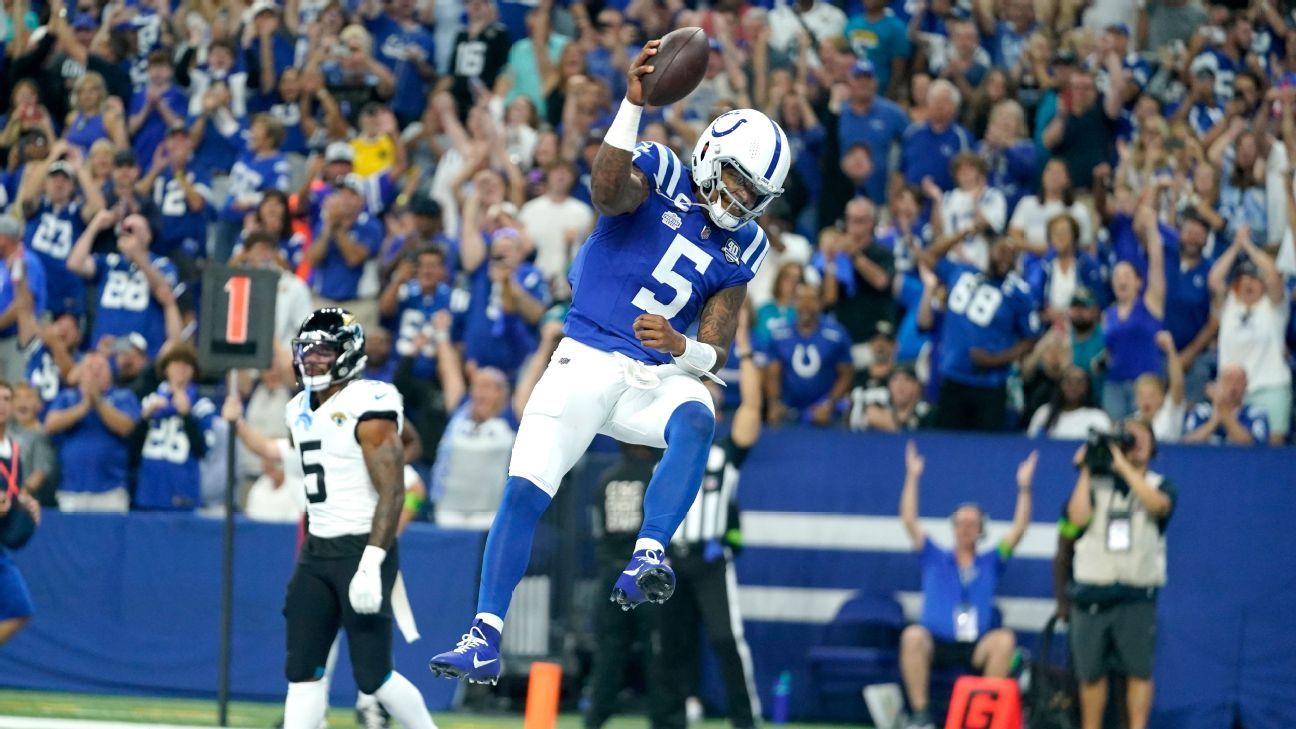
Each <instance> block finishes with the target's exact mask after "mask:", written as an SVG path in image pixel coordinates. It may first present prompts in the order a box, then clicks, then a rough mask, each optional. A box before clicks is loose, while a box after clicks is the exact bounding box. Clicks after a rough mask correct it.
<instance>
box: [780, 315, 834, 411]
mask: <svg viewBox="0 0 1296 729" xmlns="http://www.w3.org/2000/svg"><path fill="white" fill-rule="evenodd" d="M850 350H851V338H850V334H848V333H847V332H846V329H845V327H843V326H842V325H841V324H838V323H837V322H836V321H834V320H832V319H829V318H828V317H821V318H820V322H819V326H818V327H817V328H816V329H815V331H814V332H813V333H812V334H810V335H809V336H806V335H804V334H802V333H801V330H800V329H798V328H797V326H796V322H795V321H788V320H776V321H774V322H771V323H770V342H769V345H768V347H766V355H767V356H768V357H769V358H770V360H771V361H773V360H778V361H779V362H780V363H781V364H782V376H781V381H782V385H783V402H784V403H786V404H787V406H788V407H790V408H796V409H798V410H801V409H805V408H808V407H811V406H813V405H817V404H819V403H820V402H821V401H822V400H823V399H824V398H825V397H827V396H828V393H829V392H831V391H832V386H833V383H835V382H836V381H837V366H838V365H841V364H848V365H849V364H851V351H850Z"/></svg>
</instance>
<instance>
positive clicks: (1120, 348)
mask: <svg viewBox="0 0 1296 729" xmlns="http://www.w3.org/2000/svg"><path fill="white" fill-rule="evenodd" d="M1290 4H1291V3H1289V2H1278V1H1277V0H1228V1H1224V0H1220V1H1218V2H1210V3H1205V4H1204V3H1202V2H1201V0H1146V2H1139V3H1134V2H1128V1H1127V0H1088V1H1084V0H928V1H926V2H923V1H922V0H890V1H888V0H862V2H856V1H855V0H851V1H850V2H843V3H840V4H839V3H834V2H829V1H827V0H791V2H788V1H787V0H774V1H773V2H770V1H769V0H756V1H755V2H748V1H747V0H716V1H715V2H714V3H712V4H710V5H705V4H703V5H698V4H695V3H691V2H688V3H686V2H683V1H682V0H655V1H650V0H628V1H626V0H609V1H608V2H606V3H604V4H595V3H586V2H578V1H576V0H570V1H569V0H558V1H557V2H555V1H554V0H537V1H536V2H520V1H516V0H463V1H462V2H460V1H459V0H449V1H445V2H431V1H430V0H285V1H284V2H283V3H282V4H281V3H279V2H276V1H275V0H256V2H253V3H251V4H247V3H244V2H242V1H241V0H228V1H222V2H215V1H213V0H110V1H109V2H104V1H103V0H5V1H4V3H3V10H4V17H3V18H0V78H3V80H4V81H3V83H2V84H0V89H4V92H3V94H2V96H3V98H0V154H3V157H0V164H3V167H2V168H0V212H2V213H3V215H2V216H0V268H3V275H2V276H0V379H4V380H7V381H9V382H11V383H15V387H14V399H13V421H14V429H15V431H16V432H20V433H23V434H24V435H23V437H24V438H26V439H28V440H29V441H30V442H32V443H33V444H34V445H33V446H31V447H28V446H26V445H24V447H23V448H22V457H23V459H24V461H27V462H26V463H24V465H23V474H24V481H25V483H24V487H25V488H27V489H28V490H29V491H30V492H31V493H34V494H35V495H37V496H38V497H39V498H40V499H41V500H42V502H43V503H46V504H49V505H52V504H54V503H55V500H56V499H55V494H56V493H57V502H58V503H59V505H60V507H61V508H64V509H68V510H118V511H120V510H126V509H128V508H137V509H152V510H175V509H195V508H198V507H200V506H201V505H203V504H204V503H207V502H209V501H211V495H212V494H213V493H219V489H220V488H221V487H222V486H221V484H222V483H223V481H224V471H223V469H224V461H223V458H222V456H221V454H222V453H223V448H221V447H220V445H221V443H223V442H224V440H225V439H227V438H230V437H237V436H235V435H234V434H233V431H232V430H231V428H230V426H229V422H230V421H229V420H227V418H233V419H238V424H239V426H240V427H239V433H240V435H241V433H242V425H243V424H245V423H246V425H248V426H250V427H251V428H253V429H254V430H255V432H257V433H259V434H261V435H263V436H265V437H267V438H276V437H283V436H285V435H286V428H285V425H284V422H283V417H282V412H283V405H284V404H285V403H286V402H287V400H288V399H289V398H290V397H291V395H292V393H293V390H294V383H295V373H294V372H293V371H292V369H291V362H290V357H289V355H288V349H287V346H286V345H287V343H288V342H289V340H290V339H291V338H292V336H293V334H294V333H295V329H296V326H297V324H298V323H299V322H300V321H301V320H302V319H303V318H304V317H305V316H306V315H307V314H308V313H309V312H310V311H311V310H312V308H313V307H318V306H324V305H338V306H343V307H346V308H348V309H349V310H351V311H352V312H353V313H355V314H356V316H357V317H358V318H359V320H360V321H361V322H362V323H363V324H364V326H365V331H366V334H367V338H366V353H367V355H368V360H367V370H366V376H367V377H372V378H377V379H382V380H386V381H389V382H393V383H394V384H395V385H396V386H397V388H398V389H399V390H400V391H401V393H402V395H403V396H404V398H405V403H406V407H407V409H408V411H409V413H408V414H409V423H410V424H411V430H412V431H416V432H415V433H414V436H415V439H416V440H417V445H418V447H417V448H416V449H415V451H416V452H418V453H420V455H419V456H418V461H417V463H416V464H415V465H416V469H417V470H418V471H419V472H420V473H419V475H420V476H421V478H422V479H423V480H424V481H425V482H426V483H427V486H428V492H429V501H430V502H431V503H432V504H434V505H435V507H436V509H437V510H439V511H442V510H443V511H444V513H445V514H446V515H448V516H449V515H453V517H454V518H455V519H456V520H457V522H456V523H460V524H464V523H467V524H489V521H490V519H489V516H488V515H487V516H483V514H488V513H489V512H490V511H491V510H493V508H494V505H493V503H491V499H490V498H483V492H482V491H481V490H480V489H478V488H476V484H488V485H489V486H490V489H491V490H492V491H491V492H492V493H494V492H495V491H494V490H496V489H498V488H502V483H503V479H504V471H503V468H504V466H505V464H506V463H507V454H508V450H509V447H510V445H511V442H512V436H513V433H514V431H515V429H516V423H517V416H518V414H520V412H521V408H522V407H524V405H525V402H526V398H527V395H528V394H529V392H530V389H531V386H532V385H533V384H534V382H535V380H536V378H537V377H538V376H539V372H540V371H541V370H542V369H543V366H544V364H545V362H546V361H547V359H548V356H549V354H551V353H552V351H553V349H554V347H555V346H556V344H557V341H558V339H559V338H560V337H561V324H562V321H563V318H564V317H565V315H566V312H567V308H568V304H569V302H570V298H571V289H570V286H569V285H568V282H567V278H566V276H567V270H568V268H569V267H570V266H571V265H572V263H573V261H574V259H575V257H576V255H577V253H578V252H579V249H580V246H581V244H582V242H583V241H584V239H585V237H586V236H587V235H588V233H589V232H590V230H591V229H592V227H593V225H594V224H595V220H596V215H595V213H594V212H593V209H592V208H591V206H590V189H589V185H590V174H589V173H590V165H591V163H592V161H593V157H594V154H595V152H596V151H597V149H598V146H599V144H600V142H601V140H602V138H603V135H604V132H605V130H606V127H607V125H608V124H609V123H610V121H611V119H612V117H613V112H614V111H615V108H616V104H618V103H619V102H620V99H621V97H622V95H623V94H624V92H625V88H626V71H627V68H628V66H629V64H630V61H631V59H632V58H634V56H635V55H636V54H637V52H638V50H639V48H640V47H641V45H642V44H643V43H644V42H645V41H646V40H647V39H651V38H656V37H659V36H661V35H663V34H664V33H665V32H667V31H669V30H670V29H672V28H677V27H685V26H693V25H697V26H701V27H702V28H704V29H705V30H706V32H707V34H708V36H709V38H710V63H709V66H708V68H707V70H706V74H705V77H704V79H703V80H702V82H701V83H700V85H699V86H698V88H697V90H695V91H694V92H693V93H692V94H691V95H689V96H688V97H687V98H686V99H684V100H683V101H681V102H679V103H677V104H674V105H671V106H670V107H667V108H652V107H650V108H648V109H646V110H645V112H644V121H643V124H642V126H641V129H640V138H641V139H643V140H650V141H655V142H659V143H662V144H665V145H668V146H669V147H671V148H672V149H674V150H676V152H677V153H679V154H680V158H681V159H684V160H687V159H688V157H689V155H688V153H687V150H691V149H692V146H693V143H694V141H695V139H696V137H697V135H698V134H699V133H700V132H701V130H702V129H703V128H704V127H705V125H706V124H707V123H708V122H709V121H710V120H711V119H712V118H713V117H714V116H716V115H718V114H720V113H723V112H724V111H726V110H729V109H734V108H744V107H750V108H757V109H761V110H763V111H765V112H766V113H768V114H769V115H770V116H771V117H772V118H774V119H776V120H777V121H778V122H779V123H780V124H781V125H782V126H783V127H784V129H785V130H786V132H787V135H788V139H789V142H790V144H791V145H792V147H793V149H794V151H795V154H796V158H795V162H794V165H793V169H792V172H791V173H790V175H789V180H788V182H787V184H786V192H785V194H784V195H783V196H782V197H781V198H780V199H779V200H778V201H776V203H775V204H773V205H771V206H770V207H769V208H768V210H767V211H766V213H765V214H764V216H763V217H762V218H761V219H760V223H761V225H762V226H763V227H764V229H765V230H766V231H767V232H768V234H769V237H770V241H771V250H772V253H771V254H770V255H769V256H767V257H766V260H765V261H764V263H763V265H762V267H761V269H760V271H759V273H758V275H757V277H756V279H755V280H753V281H752V283H751V284H750V286H749V288H748V301H749V305H750V308H751V313H752V316H751V317H750V321H751V322H752V323H753V330H752V341H753V343H754V345H753V346H754V347H755V349H756V351H757V359H758V361H759V362H760V363H761V365H762V368H763V373H764V374H763V377H764V380H763V387H764V395H765V398H764V400H765V405H764V408H763V410H764V413H763V416H764V418H765V419H766V421H767V423H768V424H770V425H771V426H777V425H779V424H781V423H784V422H794V421H799V422H804V423H806V424H809V425H810V426H812V427H825V428H829V427H831V428H848V429H851V430H857V431H868V430H879V431H889V432H896V431H911V430H915V429H919V428H928V427H936V428H946V429H962V430H980V431H1022V432H1025V433H1028V434H1030V435H1031V436H1038V437H1053V438H1084V437H1085V436H1086V435H1087V433H1088V432H1089V430H1090V429H1093V428H1097V429H1100V430H1101V429H1106V428H1108V427H1110V426H1111V424H1113V423H1117V422H1120V421H1122V420H1123V419H1125V418H1126V417H1128V416H1130V415H1133V414H1138V415H1140V416H1142V417H1144V418H1145V419H1147V420H1148V421H1149V422H1151V423H1152V424H1153V426H1154V430H1155V436H1156V438H1157V440H1158V441H1159V442H1161V443H1167V442H1179V441H1182V442H1185V443H1207V444H1232V445H1253V446H1284V445H1288V444H1290V443H1291V425H1292V402H1291V401H1292V387H1291V378H1292V352H1293V348H1294V346H1296V323H1294V322H1293V317H1292V315H1291V314H1292V309H1291V307H1292V291H1293V289H1294V288H1296V244H1294V237H1293V225H1294V224H1296V188H1294V187H1293V172H1296V14H1293V13H1292V12H1290V11H1291V8H1290V7H1289V5H1290ZM1289 54H1291V55H1289ZM210 263H230V264H234V265H243V266H251V267H257V268H265V269H270V270H274V271H277V272H279V276H280V284H279V297H278V305H277V307H276V315H275V331H276V338H277V340H278V343H277V351H276V356H275V363H274V365H273V366H272V367H271V368H270V369H268V370H266V371H264V372H259V373H244V376H242V377H241V378H240V380H239V382H238V387H237V388H235V389H234V390H233V391H232V392H229V393H226V392H225V388H224V384H223V383H220V382H217V381H216V380H214V379H212V374H213V373H204V372H203V371H202V364H203V363H202V362H200V361H199V358H198V356H197V352H196V349H195V346H194V344H193V339H194V335H195V333H196V331H197V327H196V326H195V322H196V316H197V313H198V312H199V311H200V306H199V302H200V301H201V297H202V295H203V292H202V286H201V281H202V272H203V270H204V268H205V267H206V266H207V265H208V264H210ZM730 361H731V362H738V361H739V358H738V357H736V356H731V357H730ZM722 376H723V377H726V378H728V379H730V380H731V381H732V382H733V383H734V384H735V385H736V382H737V371H736V369H735V370H733V371H726V372H723V373H722ZM729 391H730V393H731V400H732V399H733V394H735V393H736V392H737V387H736V386H734V387H730V388H729ZM221 398H225V408H224V411H225V413H226V417H221V416H220V414H218V409H219V408H218V405H217V403H219V402H220V400H221ZM736 404H737V403H736V402H732V401H731V402H728V403H726V406H727V407H730V408H732V407H734V406H736ZM240 415H241V419H240ZM209 454H210V456H209ZM246 455H247V456H248V457H245V458H243V459H241V465H240V466H239V475H240V476H241V477H242V479H243V480H244V482H245V483H246V484H247V485H250V484H251V483H252V482H253V481H256V480H257V479H258V477H262V476H265V475H267V472H266V471H265V468H264V467H263V462H262V459H258V458H256V457H255V456H254V455H252V454H251V453H247V454H246ZM271 481H272V482H282V474H281V473H280V474H278V475H277V476H275V477H274V478H272V479H271ZM468 485H472V487H471V488H469V487H467V486H468ZM270 488H272V489H273V488H275V487H274V485H273V483H272V484H271V486H270ZM284 503H285V504H289V501H285V502H284ZM286 508H291V505H289V506H288V507H286Z"/></svg>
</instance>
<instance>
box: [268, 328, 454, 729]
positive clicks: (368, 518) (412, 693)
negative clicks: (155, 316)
mask: <svg viewBox="0 0 1296 729" xmlns="http://www.w3.org/2000/svg"><path fill="white" fill-rule="evenodd" d="M293 365H294V367H295V368H296V369H297V374H298V377H300V378H301V383H302V387H303V388H304V389H303V391H302V392H300V393H298V394H297V395H296V396H295V397H294V398H293V399H292V400H290V401H289V402H288V406H287V410H286V413H285V418H286V420H287V424H288V428H289V435H290V437H291V440H292V444H293V447H294V448H295V449H296V450H297V452H298V454H299V456H300V458H301V466H302V472H303V474H304V475H305V479H304V482H305V487H306V502H307V503H306V515H307V519H308V526H307V537H306V543H305V544H304V545H303V546H302V549H301V556H300V559H299V560H298V562H297V569H296V571H295V572H294V573H293V577H292V580H291V581H290V582H289V583H288V594H287V596H286V597H285V598H284V616H285V617H286V618H287V619H288V658H287V660H286V661H285V667H284V672H285V674H286V675H287V677H288V682H289V683H288V697H287V699H286V701H285V702H284V723H283V726H284V729H318V727H319V726H320V724H321V722H322V721H323V720H324V718H325V714H326V713H327V711H328V684H327V683H326V682H324V681H321V680H320V679H321V678H322V677H323V676H324V674H325V664H326V663H327V661H328V655H329V647H330V646H331V645H332V644H333V638H334V636H336V635H337V632H338V628H339V627H342V628H345V629H346V634H347V641H348V646H349V648H350V653H351V665H352V670H353V672H354V674H355V681H356V686H357V688H359V689H360V691H361V692H362V693H365V694H372V695H373V696H374V697H375V698H377V699H378V701H379V703H381V704H382V705H383V707H384V708H386V709H387V711H388V713H390V714H391V715H392V716H394V717H396V719H397V721H399V722H400V723H401V726H403V727H407V728H408V729H435V724H433V723H432V719H431V718H430V717H429V716H428V712H427V707H426V706H425V705H424V704H423V696H422V695H421V694H420V693H419V691H418V689H417V688H415V687H414V684H412V683H410V682H409V679H407V678H405V677H404V676H402V675H401V674H399V673H396V672H395V671H393V670H392V659H391V652H392V604H391V593H392V587H393V585H394V584H395V582H396V571H397V567H398V564H397V553H396V541H395V540H396V529H397V525H398V523H399V521H400V513H401V506H402V505H403V504H404V501H405V478H404V466H405V461H404V448H403V446H402V444H401V436H400V432H401V426H402V424H403V420H404V413H403V408H402V405H401V396H400V393H398V392H396V389H395V388H394V387H392V386H391V385H389V384H387V383H385V382H378V381H375V380H363V379H359V375H360V374H361V373H363V372H364V368H365V354H364V330H362V329H361V328H360V325H359V324H358V323H356V320H355V317H353V316H351V314H350V313H349V312H347V311H344V310H342V309H320V310H318V311H316V312H314V313H313V314H311V315H310V316H309V317H307V319H306V321H304V322H303V323H302V325H301V329H300V330H299V331H298V333H297V338H296V339H294V340H293Z"/></svg>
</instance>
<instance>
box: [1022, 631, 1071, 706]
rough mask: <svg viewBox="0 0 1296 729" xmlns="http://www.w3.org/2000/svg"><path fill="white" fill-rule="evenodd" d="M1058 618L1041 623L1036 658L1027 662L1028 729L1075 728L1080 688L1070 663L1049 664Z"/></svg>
mask: <svg viewBox="0 0 1296 729" xmlns="http://www.w3.org/2000/svg"><path fill="white" fill-rule="evenodd" d="M1057 621H1058V616H1057V615H1056V614H1054V615H1053V616H1052V617H1050V618H1049V619H1048V622H1046V623H1044V631H1043V632H1042V633H1041V634H1040V649H1039V656H1038V657H1036V658H1035V660H1033V661H1032V662H1031V674H1030V677H1031V681H1030V688H1029V690H1028V691H1027V692H1026V707H1027V712H1028V716H1029V717H1030V720H1029V722H1028V723H1027V726H1029V727H1030V729H1079V727H1080V689H1079V684H1078V683H1077V682H1076V677H1075V672H1074V671H1072V670H1071V662H1070V660H1068V661H1067V662H1066V663H1065V664H1064V665H1057V664H1054V663H1050V662H1049V659H1050V658H1051V653H1052V649H1053V633H1054V629H1055V628H1056V627H1057Z"/></svg>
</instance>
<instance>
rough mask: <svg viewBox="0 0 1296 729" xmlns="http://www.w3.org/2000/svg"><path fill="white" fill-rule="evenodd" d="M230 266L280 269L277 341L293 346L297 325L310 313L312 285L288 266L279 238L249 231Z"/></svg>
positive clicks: (276, 302) (277, 299) (277, 303)
mask: <svg viewBox="0 0 1296 729" xmlns="http://www.w3.org/2000/svg"><path fill="white" fill-rule="evenodd" d="M229 265H231V266H248V267H249V268H265V269H269V270H271V271H277V272H278V273H279V286H278V289H277V290H278V295H277V298H276V299H275V309H274V312H275V341H277V342H280V343H282V344H283V345H284V346H285V347H287V346H291V344H292V339H293V337H294V336H296V335H297V326H298V325H299V324H301V323H302V322H303V321H305V319H306V317H308V316H310V314H311V312H312V311H314V308H313V307H312V305H311V293H310V288H309V287H308V286H307V285H306V282H305V281H302V280H301V279H300V278H297V276H296V274H294V273H293V272H292V271H290V270H288V262H287V261H285V260H284V259H283V256H282V255H281V254H280V252H279V241H277V240H276V239H275V237H274V235H272V234H271V233H268V232H266V231H263V230H258V231H254V232H252V233H249V234H248V236H247V238H246V239H244V241H243V250H242V251H241V252H239V253H238V254H236V255H235V256H234V257H233V258H231V259H230V264H229Z"/></svg>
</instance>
